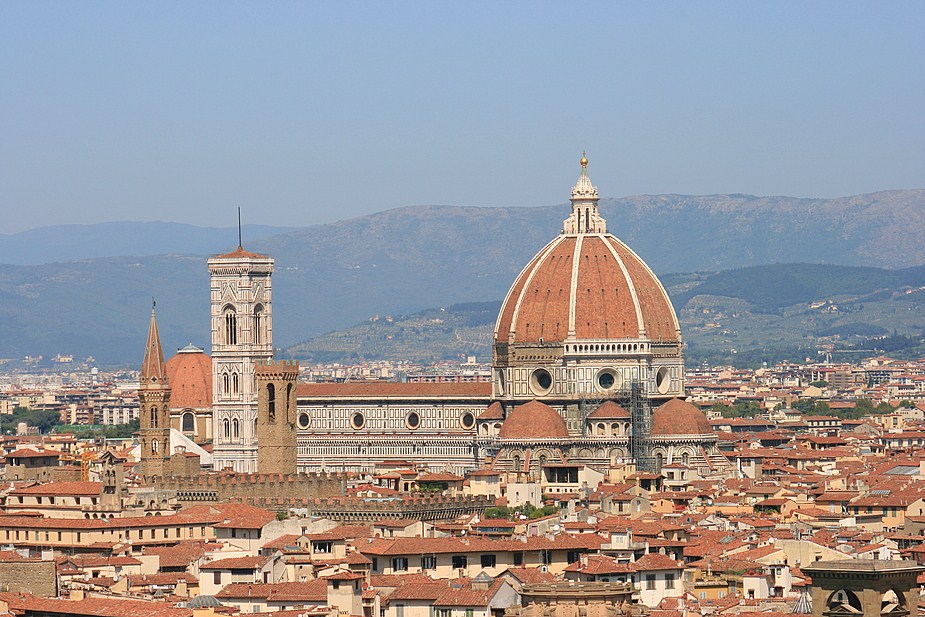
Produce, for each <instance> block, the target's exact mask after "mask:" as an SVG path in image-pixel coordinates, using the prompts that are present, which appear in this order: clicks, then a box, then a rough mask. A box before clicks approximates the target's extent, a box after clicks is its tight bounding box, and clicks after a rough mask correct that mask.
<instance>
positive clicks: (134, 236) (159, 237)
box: [0, 222, 295, 266]
mask: <svg viewBox="0 0 925 617" xmlns="http://www.w3.org/2000/svg"><path fill="white" fill-rule="evenodd" d="M293 229H295V228H293V227H272V226H269V225H244V226H243V232H244V233H243V235H244V238H245V239H246V240H247V241H248V242H253V241H256V240H262V239H263V238H265V237H267V236H273V235H276V234H280V233H284V232H287V231H292V230H293ZM237 238H238V229H237V227H197V226H195V225H185V224H183V223H126V222H117V223H99V224H96V225H53V226H50V227H39V228H37V229H30V230H29V231H22V232H20V233H16V234H0V264H13V265H17V266H35V265H41V264H49V263H55V262H62V261H75V260H83V259H94V258H97V257H124V256H126V255H132V256H134V257H146V256H151V255H166V254H191V255H203V254H209V253H215V252H218V251H220V250H222V249H224V248H227V247H228V245H229V244H231V243H234V242H236V240H237Z"/></svg>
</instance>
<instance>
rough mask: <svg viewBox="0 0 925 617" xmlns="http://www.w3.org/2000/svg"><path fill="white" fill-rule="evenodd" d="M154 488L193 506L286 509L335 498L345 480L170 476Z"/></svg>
mask: <svg viewBox="0 0 925 617" xmlns="http://www.w3.org/2000/svg"><path fill="white" fill-rule="evenodd" d="M149 484H150V486H152V487H155V488H159V489H164V490H172V491H177V499H178V500H179V501H181V502H184V503H190V502H193V503H195V502H202V503H207V502H216V501H219V502H223V501H240V502H246V503H251V504H254V505H260V504H261V503H267V504H271V503H272V504H279V505H285V504H287V503H290V502H291V503H293V504H294V505H295V504H298V503H303V502H305V501H306V500H311V499H317V498H323V497H334V496H337V495H340V494H341V492H342V486H343V481H342V478H341V477H340V476H338V475H334V474H323V473H311V474H306V473H300V474H296V473H292V474H264V473H227V472H225V473H211V474H200V475H195V476H192V475H188V476H177V475H167V476H164V477H163V478H150V479H149Z"/></svg>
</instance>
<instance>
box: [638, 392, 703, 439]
mask: <svg viewBox="0 0 925 617" xmlns="http://www.w3.org/2000/svg"><path fill="white" fill-rule="evenodd" d="M712 432H713V427H712V426H710V422H709V420H707V417H706V416H705V415H703V412H702V411H700V410H699V409H697V407H695V406H694V405H691V404H690V403H688V402H687V401H682V400H681V399H679V398H673V399H671V400H670V401H668V402H667V403H664V404H662V405H660V406H659V407H658V409H656V410H655V412H654V413H653V414H652V435H705V434H708V433H712Z"/></svg>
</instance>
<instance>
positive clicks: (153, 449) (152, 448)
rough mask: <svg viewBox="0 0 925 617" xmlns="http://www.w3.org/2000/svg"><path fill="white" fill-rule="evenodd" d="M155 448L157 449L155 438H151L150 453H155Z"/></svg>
mask: <svg viewBox="0 0 925 617" xmlns="http://www.w3.org/2000/svg"><path fill="white" fill-rule="evenodd" d="M157 450H158V443H157V439H152V440H151V453H152V454H157Z"/></svg>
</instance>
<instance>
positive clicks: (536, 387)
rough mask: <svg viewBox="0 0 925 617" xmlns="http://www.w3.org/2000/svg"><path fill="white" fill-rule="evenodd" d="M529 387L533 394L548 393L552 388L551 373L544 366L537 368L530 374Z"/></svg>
mask: <svg viewBox="0 0 925 617" xmlns="http://www.w3.org/2000/svg"><path fill="white" fill-rule="evenodd" d="M530 389H531V390H533V393H534V394H548V393H549V391H550V390H552V374H551V373H550V372H549V371H547V370H546V369H544V368H538V369H536V370H535V371H533V373H531V374H530Z"/></svg>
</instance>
